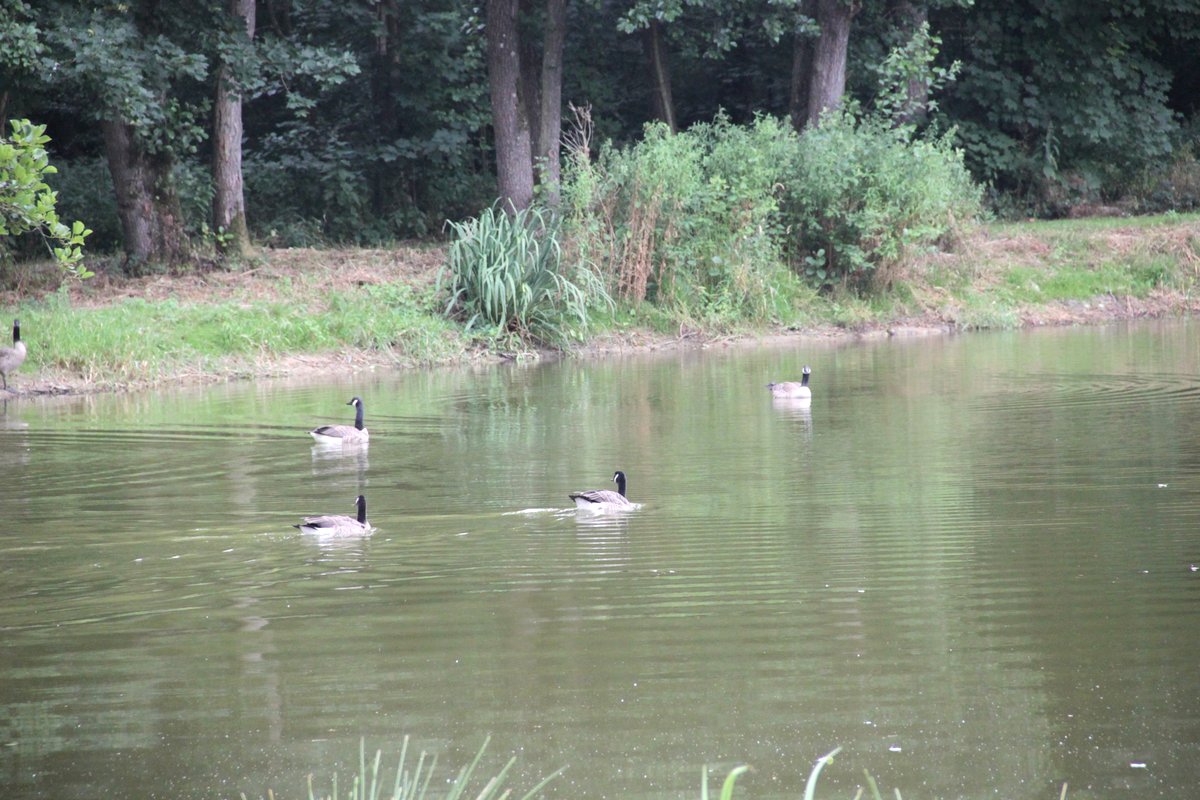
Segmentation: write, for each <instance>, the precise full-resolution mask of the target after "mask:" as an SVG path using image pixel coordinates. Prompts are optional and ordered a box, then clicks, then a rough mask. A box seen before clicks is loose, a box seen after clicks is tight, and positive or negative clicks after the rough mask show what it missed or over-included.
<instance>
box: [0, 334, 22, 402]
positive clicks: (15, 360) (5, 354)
mask: <svg viewBox="0 0 1200 800" xmlns="http://www.w3.org/2000/svg"><path fill="white" fill-rule="evenodd" d="M24 360H25V343H24V342H22V341H21V320H19V319H14V320H13V343H12V347H0V377H3V378H4V389H5V391H7V390H8V373H10V372H12V371H13V370H15V369H16V368H17V367H19V366H21V363H22V362H23V361H24Z"/></svg>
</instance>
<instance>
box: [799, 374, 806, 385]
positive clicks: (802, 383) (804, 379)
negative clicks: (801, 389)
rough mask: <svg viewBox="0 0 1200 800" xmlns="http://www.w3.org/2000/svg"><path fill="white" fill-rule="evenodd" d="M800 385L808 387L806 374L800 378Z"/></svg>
mask: <svg viewBox="0 0 1200 800" xmlns="http://www.w3.org/2000/svg"><path fill="white" fill-rule="evenodd" d="M800 385H801V386H808V373H807V372H806V373H804V374H803V375H801V376H800Z"/></svg>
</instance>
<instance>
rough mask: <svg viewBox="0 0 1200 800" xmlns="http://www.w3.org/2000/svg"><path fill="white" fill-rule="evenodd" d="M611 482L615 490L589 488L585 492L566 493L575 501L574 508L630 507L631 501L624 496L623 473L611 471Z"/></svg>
mask: <svg viewBox="0 0 1200 800" xmlns="http://www.w3.org/2000/svg"><path fill="white" fill-rule="evenodd" d="M612 479H613V482H614V483H616V484H617V491H615V492H614V491H613V490H612V489H589V490H588V491H586V492H571V494H569V495H568V497H570V498H571V499H572V500H574V501H575V506H576V508H589V509H593V510H595V509H600V508H604V507H606V506H607V507H621V508H624V507H631V506H633V503H631V502H629V500H628V499H626V497H625V473H624V472H621V470H617V471H616V472H614V473H613V477H612Z"/></svg>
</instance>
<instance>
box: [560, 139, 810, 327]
mask: <svg viewBox="0 0 1200 800" xmlns="http://www.w3.org/2000/svg"><path fill="white" fill-rule="evenodd" d="M791 146H794V134H792V133H791V131H790V129H789V128H788V127H787V126H785V125H784V124H783V123H780V122H779V121H777V120H775V119H772V118H769V117H762V118H760V119H758V120H757V121H756V122H755V123H754V124H752V125H750V126H738V125H734V124H732V123H731V122H730V121H729V120H728V119H727V118H725V117H719V118H718V119H717V120H716V121H715V122H713V123H710V124H705V125H697V126H694V127H692V128H691V129H689V130H687V131H685V132H683V133H680V134H676V135H672V134H671V133H670V132H669V130H668V129H667V127H666V126H665V125H661V124H654V125H649V126H647V128H646V131H645V136H644V138H643V139H642V141H641V142H639V143H638V144H637V145H635V146H633V147H629V148H615V147H612V148H608V149H606V150H604V151H603V152H602V154H601V157H600V158H599V160H598V161H597V162H596V163H594V164H593V163H592V162H591V161H590V160H589V159H588V158H586V156H585V155H584V154H582V153H579V152H576V153H574V154H572V156H571V158H570V164H569V167H568V169H567V170H565V173H564V183H565V187H564V192H563V196H564V198H566V199H567V201H568V203H569V204H570V211H569V215H570V219H569V231H570V235H571V237H572V240H573V243H574V245H575V246H576V247H578V248H579V249H580V251H581V252H583V253H586V254H587V255H588V257H589V258H592V259H595V260H596V261H597V263H599V264H600V265H601V268H602V270H603V272H604V273H605V274H606V275H607V276H608V280H609V285H610V288H611V289H612V290H613V291H614V292H615V293H616V294H617V295H619V296H620V297H621V298H622V299H624V300H626V301H629V302H632V303H634V304H636V303H640V302H642V301H643V300H650V301H652V302H654V303H656V304H658V305H660V306H663V307H667V308H673V309H674V310H676V311H677V312H679V313H681V314H682V315H683V316H685V317H686V316H689V315H695V316H700V317H704V318H706V319H710V320H717V319H722V318H723V319H726V320H736V319H757V320H764V319H769V318H772V317H777V316H780V315H783V314H786V313H787V308H788V307H789V305H790V301H791V299H792V296H793V294H794V293H795V291H796V290H797V289H798V286H797V285H795V284H794V282H792V281H791V280H790V278H789V276H788V275H787V274H786V269H785V268H784V266H783V262H782V260H781V254H780V250H779V239H778V236H777V233H778V230H777V226H778V224H779V218H778V211H779V207H778V201H777V199H776V191H775V188H776V186H777V183H778V180H779V177H780V174H779V166H780V164H781V163H783V158H782V157H783V154H784V153H786V152H787V150H788V149H789V147H791Z"/></svg>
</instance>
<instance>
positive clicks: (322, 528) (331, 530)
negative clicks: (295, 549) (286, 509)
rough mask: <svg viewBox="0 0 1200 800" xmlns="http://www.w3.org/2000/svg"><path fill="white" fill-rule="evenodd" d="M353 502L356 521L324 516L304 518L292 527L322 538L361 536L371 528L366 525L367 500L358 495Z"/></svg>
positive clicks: (343, 516) (332, 515) (339, 516)
mask: <svg viewBox="0 0 1200 800" xmlns="http://www.w3.org/2000/svg"><path fill="white" fill-rule="evenodd" d="M354 502H355V504H356V505H357V506H358V519H355V518H354V517H347V516H345V515H343V514H326V515H324V516H320V517H305V518H304V521H303V522H301V523H300V524H299V525H293V526H292V527H293V528H299V529H300V530H301V531H302V532H304V533H319V534H321V535H322V536H362V535H364V534H367V533H370V532H371V526H370V525H368V524H367V498H365V497H363V496H362V495H361V494H360V495H359V496H358V497H357V498H355V500H354Z"/></svg>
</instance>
